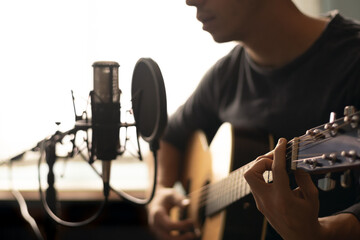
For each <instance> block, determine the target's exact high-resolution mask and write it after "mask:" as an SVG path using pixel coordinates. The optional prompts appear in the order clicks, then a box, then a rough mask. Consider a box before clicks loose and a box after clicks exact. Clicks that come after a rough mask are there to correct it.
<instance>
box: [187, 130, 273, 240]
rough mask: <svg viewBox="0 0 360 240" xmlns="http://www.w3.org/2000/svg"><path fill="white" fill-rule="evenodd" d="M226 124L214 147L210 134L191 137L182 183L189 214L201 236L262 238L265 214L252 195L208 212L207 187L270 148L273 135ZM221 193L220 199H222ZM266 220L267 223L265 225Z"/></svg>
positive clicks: (206, 239)
mask: <svg viewBox="0 0 360 240" xmlns="http://www.w3.org/2000/svg"><path fill="white" fill-rule="evenodd" d="M242 133H243V132H242V131H238V130H235V129H233V128H232V126H231V125H230V124H229V123H225V124H223V125H222V126H221V127H220V129H219V130H218V132H217V134H216V136H215V137H214V139H213V140H212V142H211V144H210V146H209V144H208V142H207V140H206V136H205V135H204V134H203V133H202V132H200V131H198V132H196V133H195V134H194V135H193V137H192V138H191V140H190V142H189V144H188V148H187V152H186V155H185V163H184V168H183V171H182V174H183V175H182V178H181V183H182V185H183V187H184V189H185V191H186V193H187V194H188V195H189V198H190V205H189V207H188V208H187V212H186V216H184V217H190V218H192V219H193V220H194V221H195V223H196V225H197V227H198V228H199V229H200V231H201V234H202V235H201V239H204V240H218V239H262V238H263V237H264V228H265V227H264V226H266V222H264V217H263V216H262V214H261V213H260V212H259V211H258V210H257V208H256V204H255V201H254V199H253V197H252V195H251V194H250V195H248V196H246V197H244V198H242V199H240V200H239V201H236V202H235V203H233V204H231V205H229V206H228V207H227V208H226V209H223V210H221V211H219V212H217V213H215V214H211V215H207V216H206V215H205V210H204V207H203V205H202V203H203V202H204V200H202V199H203V198H204V197H206V196H204V194H203V192H204V191H203V190H204V189H206V186H207V185H208V184H212V183H216V182H218V181H220V180H222V179H224V178H226V177H227V176H228V175H229V173H230V172H232V171H233V170H235V169H237V168H239V167H241V166H242V165H244V164H246V163H248V162H250V161H252V160H254V159H255V158H256V157H257V156H259V155H261V154H264V153H266V152H268V151H269V138H268V135H266V137H263V136H262V139H261V140H260V141H259V139H258V138H257V137H258V136H256V137H254V136H253V135H251V134H247V133H246V134H245V135H246V136H245V137H242V136H240V135H241V134H242ZM221 197H222V196H221V194H220V195H219V198H221ZM264 223H265V224H264Z"/></svg>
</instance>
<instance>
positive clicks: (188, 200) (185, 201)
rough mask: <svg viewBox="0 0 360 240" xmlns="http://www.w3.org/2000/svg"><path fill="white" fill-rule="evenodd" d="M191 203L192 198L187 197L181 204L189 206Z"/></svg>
mask: <svg viewBox="0 0 360 240" xmlns="http://www.w3.org/2000/svg"><path fill="white" fill-rule="evenodd" d="M189 204H190V199H188V198H185V199H183V200H181V205H182V206H184V207H186V206H188V205H189Z"/></svg>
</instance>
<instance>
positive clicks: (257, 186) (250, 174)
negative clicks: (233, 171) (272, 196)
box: [244, 156, 273, 192]
mask: <svg viewBox="0 0 360 240" xmlns="http://www.w3.org/2000/svg"><path fill="white" fill-rule="evenodd" d="M272 162H273V161H272V160H271V159H270V158H267V157H264V156H262V157H260V158H258V159H257V160H256V162H255V163H254V165H253V166H252V167H251V168H250V169H249V170H248V171H246V172H245V174H244V178H245V179H246V181H247V182H248V184H249V185H250V188H251V189H252V191H253V192H262V191H263V190H264V188H265V187H266V185H267V184H266V183H265V180H264V177H263V174H264V172H265V171H267V170H271V166H272Z"/></svg>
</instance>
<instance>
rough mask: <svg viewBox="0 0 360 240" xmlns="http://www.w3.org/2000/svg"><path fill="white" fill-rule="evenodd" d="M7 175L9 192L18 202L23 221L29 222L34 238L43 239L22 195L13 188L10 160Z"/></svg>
mask: <svg viewBox="0 0 360 240" xmlns="http://www.w3.org/2000/svg"><path fill="white" fill-rule="evenodd" d="M9 172H10V174H9V176H10V184H11V190H10V191H11V194H12V195H13V196H14V197H15V199H16V201H17V202H18V204H19V207H20V213H21V215H22V217H23V218H24V220H25V221H27V222H28V223H29V224H30V227H31V228H32V230H33V231H34V233H35V235H36V238H37V239H39V240H44V238H43V236H42V235H41V232H40V229H39V227H38V225H37V223H36V221H35V219H34V218H33V217H32V216H31V215H30V213H29V211H28V208H27V205H26V201H25V199H24V197H23V196H22V195H21V193H20V192H19V191H18V190H17V189H15V188H14V186H13V181H12V162H11V161H10V162H9Z"/></svg>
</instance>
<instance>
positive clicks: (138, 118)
mask: <svg viewBox="0 0 360 240" xmlns="http://www.w3.org/2000/svg"><path fill="white" fill-rule="evenodd" d="M131 95H132V97H131V98H132V109H133V112H134V118H135V122H136V128H137V130H138V132H139V134H140V136H141V137H142V138H143V139H144V140H145V141H147V142H154V141H156V140H158V139H159V138H160V137H161V135H162V133H163V131H164V129H165V127H166V124H167V117H168V116H167V105H166V92H165V86H164V80H163V77H162V75H161V71H160V68H159V66H158V65H157V63H156V62H155V61H154V60H152V59H150V58H140V59H139V60H138V61H137V63H136V65H135V68H134V72H133V77H132V86H131Z"/></svg>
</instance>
